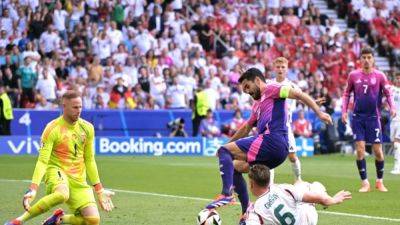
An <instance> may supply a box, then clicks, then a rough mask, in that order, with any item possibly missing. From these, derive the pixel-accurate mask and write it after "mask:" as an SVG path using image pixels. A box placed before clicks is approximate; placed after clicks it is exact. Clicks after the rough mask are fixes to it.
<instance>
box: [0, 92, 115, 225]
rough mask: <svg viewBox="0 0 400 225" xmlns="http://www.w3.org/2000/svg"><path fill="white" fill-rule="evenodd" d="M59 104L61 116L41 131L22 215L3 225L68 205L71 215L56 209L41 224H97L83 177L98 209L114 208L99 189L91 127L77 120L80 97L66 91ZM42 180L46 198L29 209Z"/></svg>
mask: <svg viewBox="0 0 400 225" xmlns="http://www.w3.org/2000/svg"><path fill="white" fill-rule="evenodd" d="M62 105H63V114H62V116H60V117H58V118H57V119H55V120H53V121H51V122H50V123H49V124H47V126H46V128H45V130H44V131H43V134H42V140H41V148H40V151H39V158H38V160H37V163H36V167H35V170H34V172H33V177H32V183H31V185H30V187H29V190H28V191H27V192H26V194H25V195H24V199H23V206H24V209H25V212H24V213H23V214H22V215H21V216H20V217H18V218H16V219H14V220H12V221H10V222H8V223H6V225H19V224H22V223H24V222H25V221H27V220H29V219H32V218H34V217H36V216H38V215H40V214H42V213H45V212H47V211H48V210H49V209H51V208H53V207H54V206H56V205H59V204H62V203H66V204H67V205H68V206H69V208H70V210H71V212H72V214H69V215H64V212H63V210H62V209H58V210H56V211H55V212H54V214H53V215H52V216H51V217H49V218H48V219H47V220H46V221H45V222H44V223H43V225H57V224H75V225H78V224H79V225H84V224H86V225H98V224H100V215H99V211H98V209H97V206H96V201H95V198H94V195H93V191H92V188H91V187H90V186H89V185H88V184H87V183H86V174H87V176H88V177H89V180H90V183H91V184H92V185H93V187H94V190H95V192H96V193H97V196H98V201H99V205H100V206H101V208H102V209H104V210H105V211H107V212H109V211H111V210H112V209H113V208H114V206H113V203H112V201H111V196H112V195H114V193H113V192H111V191H108V190H105V189H104V188H103V186H102V184H101V182H100V178H99V174H98V171H97V165H96V161H95V159H94V149H93V140H94V128H93V125H92V124H91V123H89V122H87V121H85V120H83V119H81V118H80V114H81V111H82V99H81V97H80V95H79V94H78V93H77V92H75V91H67V92H66V93H65V94H64V95H63V97H62ZM43 177H44V182H45V184H46V196H44V197H43V198H41V199H40V200H38V201H37V202H36V203H35V204H33V205H32V206H31V205H30V204H31V202H32V201H33V200H34V199H35V196H36V193H37V190H38V187H39V184H40V182H41V180H42V178H43Z"/></svg>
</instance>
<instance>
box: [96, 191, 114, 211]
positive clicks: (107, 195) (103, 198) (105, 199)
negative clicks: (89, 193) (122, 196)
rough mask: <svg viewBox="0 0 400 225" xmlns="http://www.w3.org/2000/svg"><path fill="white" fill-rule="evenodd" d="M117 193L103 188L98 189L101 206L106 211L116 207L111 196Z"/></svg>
mask: <svg viewBox="0 0 400 225" xmlns="http://www.w3.org/2000/svg"><path fill="white" fill-rule="evenodd" d="M113 195H115V193H114V192H113V191H110V190H107V189H104V188H102V189H101V190H99V191H97V197H98V198H99V203H100V206H101V208H102V209H103V210H104V211H106V212H111V211H112V210H113V209H114V204H113V203H112V201H111V197H112V196H113Z"/></svg>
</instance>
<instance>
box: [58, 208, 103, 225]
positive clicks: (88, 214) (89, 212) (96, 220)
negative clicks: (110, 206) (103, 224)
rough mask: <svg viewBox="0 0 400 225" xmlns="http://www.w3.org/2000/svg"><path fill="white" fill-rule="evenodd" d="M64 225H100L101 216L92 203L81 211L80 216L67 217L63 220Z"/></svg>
mask: <svg viewBox="0 0 400 225" xmlns="http://www.w3.org/2000/svg"><path fill="white" fill-rule="evenodd" d="M61 221H62V224H72V225H99V224H100V214H99V210H98V209H97V206H96V204H94V203H91V204H89V205H87V206H85V207H83V208H82V209H81V210H80V213H79V214H69V215H65V216H63V217H62V219H61Z"/></svg>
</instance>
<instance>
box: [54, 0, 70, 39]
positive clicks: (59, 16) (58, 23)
mask: <svg viewBox="0 0 400 225" xmlns="http://www.w3.org/2000/svg"><path fill="white" fill-rule="evenodd" d="M68 16H69V15H68V13H67V11H65V10H63V9H62V4H61V2H60V1H57V2H56V7H55V10H54V12H53V25H54V27H55V29H57V31H58V34H59V35H60V37H61V38H62V39H63V40H64V41H68V36H67V29H66V27H65V21H66V19H67V17H68Z"/></svg>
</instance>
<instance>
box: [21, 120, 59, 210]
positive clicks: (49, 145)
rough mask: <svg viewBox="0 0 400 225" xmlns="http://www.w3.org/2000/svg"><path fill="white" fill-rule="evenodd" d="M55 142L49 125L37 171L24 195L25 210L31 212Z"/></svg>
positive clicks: (36, 167) (44, 135)
mask: <svg viewBox="0 0 400 225" xmlns="http://www.w3.org/2000/svg"><path fill="white" fill-rule="evenodd" d="M54 142H55V132H54V129H53V128H52V127H51V126H50V125H48V126H47V127H46V128H45V130H44V131H43V134H42V138H41V148H40V150H39V157H38V160H37V162H36V166H35V170H34V171H33V176H32V182H31V185H30V186H29V189H28V191H27V192H26V193H25V195H24V200H23V206H24V208H25V210H27V211H28V210H29V208H30V203H31V202H32V201H33V200H34V199H35V197H36V192H37V190H38V188H39V185H40V182H41V181H42V178H43V176H44V174H45V173H46V170H47V164H48V162H49V159H50V155H51V152H52V150H53V145H54Z"/></svg>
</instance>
